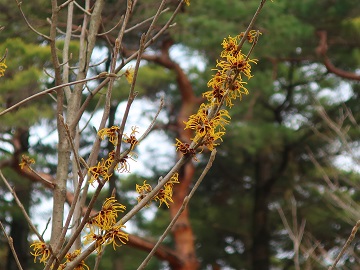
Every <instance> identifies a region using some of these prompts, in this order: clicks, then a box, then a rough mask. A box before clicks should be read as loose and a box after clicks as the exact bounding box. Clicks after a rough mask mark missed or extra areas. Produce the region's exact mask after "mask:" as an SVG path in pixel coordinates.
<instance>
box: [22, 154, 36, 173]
mask: <svg viewBox="0 0 360 270" xmlns="http://www.w3.org/2000/svg"><path fill="white" fill-rule="evenodd" d="M34 163H35V160H34V159H33V158H30V157H28V156H27V155H22V156H21V162H20V163H19V166H20V168H21V169H22V170H23V169H24V167H29V166H30V165H31V164H34Z"/></svg>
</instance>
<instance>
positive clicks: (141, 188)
mask: <svg viewBox="0 0 360 270" xmlns="http://www.w3.org/2000/svg"><path fill="white" fill-rule="evenodd" d="M135 190H136V192H137V193H138V194H139V196H138V197H137V198H136V199H137V201H138V202H140V201H141V200H142V199H144V198H145V196H146V195H147V194H148V193H149V192H150V191H151V190H152V187H151V186H150V185H149V184H147V183H146V180H144V182H143V184H142V185H138V184H136V185H135ZM147 206H149V204H148V205H147Z"/></svg>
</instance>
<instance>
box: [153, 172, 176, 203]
mask: <svg viewBox="0 0 360 270" xmlns="http://www.w3.org/2000/svg"><path fill="white" fill-rule="evenodd" d="M178 178H179V174H178V173H174V174H173V175H172V176H171V178H170V180H169V181H168V182H167V183H166V184H165V185H164V187H163V188H162V189H160V190H159V192H158V193H157V194H156V196H155V197H154V200H155V201H159V207H160V206H161V205H162V204H163V203H164V204H165V205H166V206H167V208H169V207H170V205H169V202H174V201H173V199H172V196H173V186H174V184H179V183H180V182H179V179H178Z"/></svg>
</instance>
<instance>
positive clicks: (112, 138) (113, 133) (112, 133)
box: [98, 126, 120, 145]
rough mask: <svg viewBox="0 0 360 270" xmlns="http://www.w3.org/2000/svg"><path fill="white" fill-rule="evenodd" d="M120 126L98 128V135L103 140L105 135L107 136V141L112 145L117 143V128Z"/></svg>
mask: <svg viewBox="0 0 360 270" xmlns="http://www.w3.org/2000/svg"><path fill="white" fill-rule="evenodd" d="M119 129H120V127H118V126H112V127H111V128H103V129H101V130H99V132H98V135H99V137H100V138H101V139H102V140H103V139H104V138H105V137H106V136H107V137H109V142H111V143H112V144H113V145H117V143H118V130H119Z"/></svg>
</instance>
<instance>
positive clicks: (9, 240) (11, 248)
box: [0, 221, 23, 270]
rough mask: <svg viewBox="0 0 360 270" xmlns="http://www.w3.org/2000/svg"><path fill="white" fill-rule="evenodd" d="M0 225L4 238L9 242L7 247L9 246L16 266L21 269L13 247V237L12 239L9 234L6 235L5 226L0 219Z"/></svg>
mask: <svg viewBox="0 0 360 270" xmlns="http://www.w3.org/2000/svg"><path fill="white" fill-rule="evenodd" d="M0 227H1V230H2V231H3V234H4V236H5V238H6V240H7V241H8V243H9V247H10V250H11V253H12V254H13V256H14V259H15V262H16V265H17V267H18V268H19V270H23V268H22V266H21V263H20V261H19V257H18V256H17V254H16V250H15V248H14V241H13V239H12V238H11V237H10V236H8V234H7V233H6V231H5V228H4V226H3V224H2V222H1V221H0Z"/></svg>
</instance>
